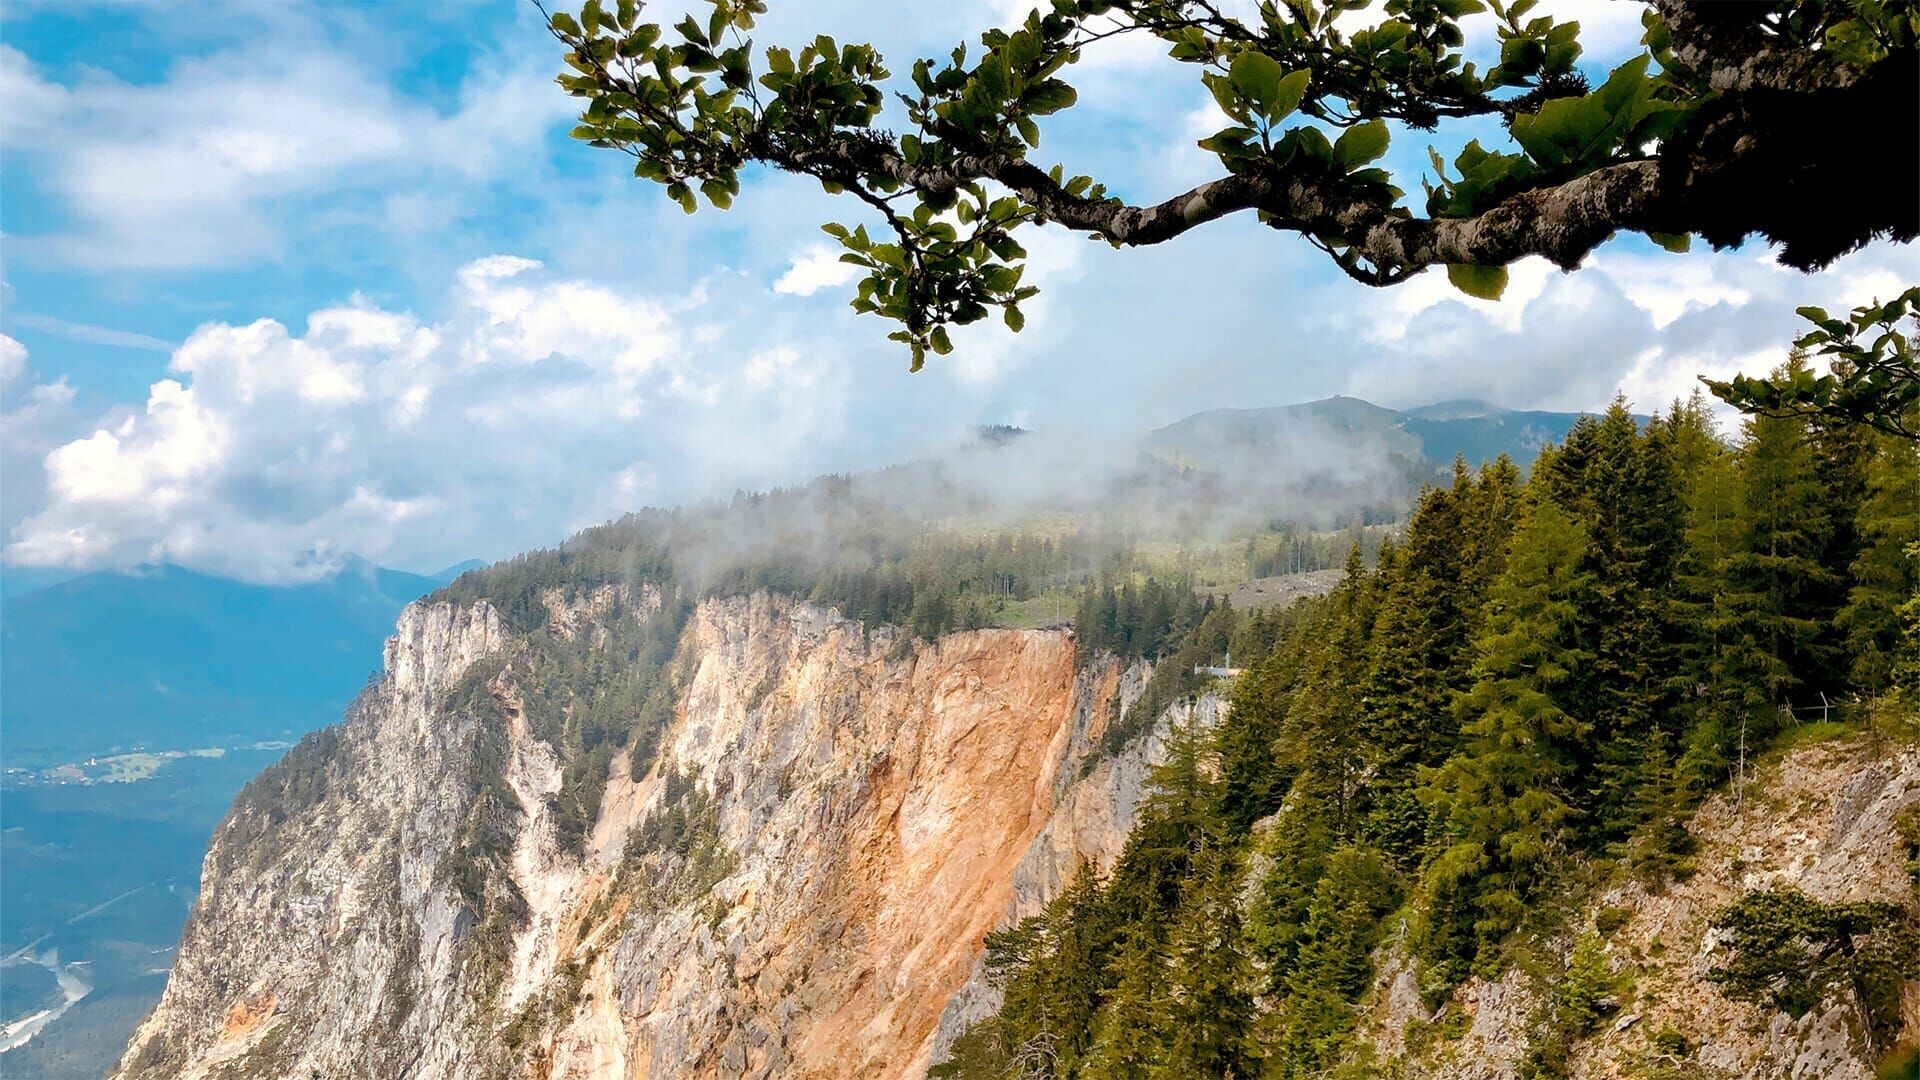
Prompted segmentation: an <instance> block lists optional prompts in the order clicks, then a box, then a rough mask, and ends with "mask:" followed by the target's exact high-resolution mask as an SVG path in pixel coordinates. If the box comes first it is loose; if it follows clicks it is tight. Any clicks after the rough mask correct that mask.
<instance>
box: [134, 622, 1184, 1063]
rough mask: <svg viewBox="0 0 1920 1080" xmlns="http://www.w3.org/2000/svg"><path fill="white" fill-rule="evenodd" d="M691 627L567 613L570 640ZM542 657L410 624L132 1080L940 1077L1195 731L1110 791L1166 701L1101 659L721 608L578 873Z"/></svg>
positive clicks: (247, 803) (303, 770)
mask: <svg viewBox="0 0 1920 1080" xmlns="http://www.w3.org/2000/svg"><path fill="white" fill-rule="evenodd" d="M658 603H659V598H658V595H657V594H654V593H651V592H649V593H647V594H646V595H641V596H635V595H631V594H628V593H626V592H618V593H612V594H601V593H596V594H594V595H592V596H589V597H585V598H579V599H575V600H571V601H570V600H567V599H566V598H561V597H551V598H548V605H547V606H548V608H549V610H550V612H551V615H552V619H551V623H550V625H549V627H548V628H547V630H546V632H547V633H548V634H550V635H552V636H554V637H565V638H567V639H569V640H571V639H573V638H574V637H576V636H579V635H587V636H591V635H594V634H596V633H602V632H604V631H603V629H602V627H603V626H604V624H605V623H606V621H607V620H609V619H612V618H615V617H616V616H618V615H619V614H620V612H621V611H622V610H623V609H635V608H637V609H641V610H644V609H646V608H647V607H648V606H649V605H656V604H658ZM519 649H520V642H519V641H518V640H517V639H516V636H515V635H512V634H510V633H508V632H507V631H505V630H504V629H503V627H502V623H501V619H500V618H499V616H498V615H497V614H496V613H495V612H494V611H493V610H492V609H491V608H490V607H488V606H487V605H486V604H484V603H481V604H477V605H475V606H473V607H471V608H468V609H465V610H457V609H455V608H453V607H451V606H448V605H444V604H441V605H416V606H415V607H413V608H410V609H409V610H408V611H407V613H406V614H405V615H404V616H403V618H402V620H401V624H400V629H399V633H398V635H397V636H396V637H395V638H394V639H393V641H392V642H391V643H390V645H389V647H388V654H387V675H386V676H385V677H384V678H383V679H382V680H381V681H380V682H379V683H378V684H376V685H374V686H372V687H370V688H369V690H368V691H367V693H366V694H365V695H363V697H362V698H361V700H360V701H359V702H358V703H357V704H356V705H355V707H354V708H353V710H352V711H351V713H350V715H349V717H348V718H347V721H346V722H345V723H344V724H343V725H341V726H340V727H338V728H336V729H333V730H331V731H329V732H327V733H325V734H324V735H322V736H320V737H317V738H316V739H314V740H310V741H309V742H308V743H304V744H302V746H301V747H300V748H299V749H298V750H296V751H295V752H294V753H292V754H290V755H289V757H288V760H287V761H286V762H283V763H282V764H281V765H279V766H276V767H275V768H274V769H273V770H270V771H269V772H268V773H267V774H264V775H263V776H262V777H261V778H260V779H259V780H257V781H256V782H255V783H254V785H252V786H251V787H250V788H249V789H248V791H247V793H246V794H244V795H243V796H242V797H241V799H240V800H239V802H238V803H237V804H236V806H235V809H234V811H233V814H232V815H231V817H230V818H229V820H228V821H227V822H226V823H225V824H224V825H223V826H222V827H221V829H220V830H219V832H218V833H217V834H216V836H215V837H214V841H213V844H212V848H211V850H210V851H209V853H208V856H207V861H206V870H205V881H204V884H203V891H202V894H201V899H200V902H199V905H198V907H197V908H196V910H195V913H194V915H193V917H192V920H191V922H190V924H189V927H188V929H187V932H186V936H185V939H184V941H183V943H182V947H181V950H180V957H179V960H178V962H177V964H176V967H175V970H174V973H173V976H172V978H171V980H170V981H169V984H168V987H167V991H166V994H165V996H164V997H163V999H162V1001H161V1003H160V1005H159V1006H158V1008H157V1009H156V1010H155V1012H154V1013H153V1015H152V1016H151V1017H149V1018H148V1020H147V1021H146V1022H145V1023H144V1024H143V1025H142V1026H141V1027H140V1029H139V1030H138V1032H137V1033H136V1034H135V1037H134V1039H133V1042H132V1045H131V1046H130V1047H129V1049H128V1051H127V1054H126V1056H125V1058H124V1060H123V1062H122V1064H121V1068H120V1074H121V1075H123V1076H127V1077H146V1076H175V1075H181V1076H188V1077H195V1076H275V1077H279V1076H308V1075H314V1074H318V1075H323V1076H346V1075H353V1076H417V1077H471V1076H489V1075H497V1076H537V1077H550V1078H559V1077H588V1076H595V1077H598V1076H620V1077H668V1076H673V1077H678V1076H783V1077H784V1076H800V1077H806V1076H820V1077H825V1076H915V1075H919V1074H921V1073H922V1072H924V1070H925V1068H926V1066H927V1065H928V1064H929V1063H930V1061H931V1060H932V1056H933V1054H934V1053H935V1050H936V1046H938V1045H943V1044H944V1041H945V1040H948V1039H951V1037H952V1036H953V1035H954V1034H957V1032H958V1030H959V1028H960V1026H961V1025H962V1024H963V1022H964V1021H965V1020H966V1019H967V1018H968V1017H970V1016H974V1015H978V1014H979V1013H980V1012H981V1011H983V1010H986V1009H989V1008H991V1007H992V1005H993V1000H992V997H993V994H992V991H991V989H990V988H989V987H987V986H985V984H984V983H983V982H982V980H981V979H980V977H979V971H978V961H979V956H980V950H981V942H982V938H983V937H984V935H985V934H986V933H987V931H989V930H991V929H994V928H995V927H997V926H999V925H1001V924H1002V923H1003V922H1005V921H1006V920H1008V919H1010V918H1013V917H1017V916H1019V915H1023V914H1027V913H1029V912H1031V911H1033V910H1037V909H1038V907H1039V906H1040V905H1042V904H1044V903H1045V901H1046V900H1047V899H1049V898H1050V897H1051V896H1052V895H1054V894H1055V892H1056V891H1057V890H1058V889H1059V887H1060V886H1061V885H1062V884H1063V883H1064V882H1065V880H1066V879H1067V878H1068V877H1070V876H1071V874H1072V873H1073V872H1074V871H1075V869H1076V868H1077V867H1078V866H1079V865H1080V864H1081V863H1082V862H1083V861H1085V860H1093V861H1095V862H1108V861H1110V860H1111V859H1112V858H1113V857H1114V856H1115V855H1116V854H1117V852H1118V851H1119V848H1120V845H1121V844H1122V842H1123V841H1124V839H1125V836H1126V833H1127V830H1128V828H1129V827H1130V824H1131V818H1132V814H1133V809H1134V806H1135V805H1136V804H1137V803H1138V801H1139V800H1140V797H1141V791H1142V787H1143V783H1144V778H1145V774H1146V770H1147V768H1148V767H1149V765H1150V764H1151V763H1152V762H1153V761H1154V760H1156V759H1157V755H1158V746H1159V741H1160V740H1159V737H1158V736H1159V735H1160V734H1161V733H1163V732H1164V731H1165V725H1166V724H1167V723H1168V722H1169V721H1170V720H1171V717H1163V718H1162V719H1161V724H1160V727H1159V728H1157V729H1155V731H1154V732H1152V733H1150V734H1149V735H1148V736H1147V737H1145V738H1143V739H1141V740H1138V741H1136V743H1135V744H1134V746H1133V747H1131V748H1129V749H1128V750H1127V751H1126V752H1125V753H1123V754H1121V755H1120V756H1119V757H1117V758H1112V759H1108V760H1105V761H1102V762H1099V763H1097V764H1094V765H1092V766H1089V765H1087V764H1086V758H1087V755H1088V754H1089V752H1090V748H1091V747H1092V746H1094V745H1096V744H1097V742H1098V739H1099V736H1100V733H1101V730H1102V729H1103V727H1104V725H1105V723H1106V722H1107V720H1108V719H1109V718H1110V717H1111V716H1113V715H1116V711H1117V710H1118V709H1119V708H1122V707H1124V705H1125V704H1127V703H1128V702H1129V701H1130V700H1131V698H1132V697H1133V696H1134V695H1136V694H1137V693H1138V692H1139V690H1140V688H1141V686H1142V685H1143V683H1144V678H1145V675H1146V672H1145V671H1144V669H1139V668H1136V669H1134V670H1131V671H1125V672H1123V671H1120V670H1118V669H1117V666H1116V665H1113V664H1104V665H1103V664H1095V665H1091V666H1086V665H1081V664H1079V663H1077V658H1076V656H1075V649H1074V643H1073V639H1072V638H1071V636H1070V635H1069V634H1066V633H1064V632H1060V631H1026V632H1023V631H1007V630H986V631H976V632H970V633H963V634H956V635H951V636H948V637H946V638H943V639H942V640H940V641H938V642H933V643H926V642H907V641H903V640H900V639H899V638H897V637H896V636H894V635H893V634H892V633H891V632H888V631H884V630H881V631H872V632H869V631H867V630H866V629H864V628H863V627H862V626H861V625H860V624H858V623H853V622H849V621H847V620H844V619H841V618H840V617H838V616H837V615H835V614H833V613H831V612H828V611H825V610H822V609H819V608H815V607H811V606H809V605H806V604H800V603H794V602H790V601H786V600H782V599H777V598H773V597H770V596H767V595H764V594H763V595H758V596H754V597H751V598H737V599H729V600H713V601H707V602H704V603H702V604H700V605H698V606H697V607H696V608H695V609H694V611H693V613H692V615H691V618H690V619H689V621H688V622H687V625H686V628H685V631H684V633H683V635H682V637H681V641H680V648H679V652H678V655H677V659H676V665H675V666H676V679H677V683H676V685H677V689H678V695H677V696H678V706H677V708H676V709H675V711H674V713H673V716H672V719H671V721H670V722H669V724H668V726H667V729H666V730H665V731H664V733H662V736H661V739H660V748H659V752H658V754H657V756H656V757H655V758H654V759H653V760H652V761H650V762H649V763H648V765H647V767H646V768H645V771H644V772H643V773H642V774H641V775H634V771H633V769H632V767H631V765H630V763H629V759H628V758H627V757H626V756H624V755H623V756H620V757H616V758H614V759H613V761H612V764H611V766H610V767H609V770H608V775H607V784H606V791H605V795H604V797H603V798H601V799H600V801H599V810H598V816H597V818H596V819H595V820H594V821H593V823H592V827H591V831H590V835H588V836H587V837H586V838H585V839H584V842H581V843H579V844H578V845H577V846H575V845H570V844H568V843H566V842H564V841H563V840H562V838H561V834H560V831H559V829H558V827H557V823H556V810H555V806H556V801H555V798H554V797H555V795H556V793H557V792H558V791H559V790H560V788H561V786H562V784H563V783H565V782H566V780H565V775H564V774H565V770H566V763H565V762H563V761H562V760H561V755H560V754H559V753H558V752H557V751H556V750H555V748H554V747H553V746H551V745H549V744H548V743H547V742H545V741H543V740H542V739H541V738H540V737H538V735H537V734H536V732H538V731H541V730H544V727H543V721H544V720H546V719H548V718H544V717H542V716H540V715H539V714H538V711H537V709H538V707H537V706H534V705H530V704H529V702H531V701H535V700H536V699H537V695H534V694H531V693H527V692H525V691H526V689H527V686H526V680H527V679H528V678H530V677H531V676H530V675H529V671H528V665H527V664H526V663H524V662H523V661H522V660H521V658H520V655H521V654H520V652H519V651H518V650H519ZM1183 708H1186V709H1188V710H1189V711H1191V712H1193V713H1194V714H1195V717H1194V718H1195V719H1197V720H1199V721H1200V722H1202V723H1206V722H1211V719H1212V718H1213V717H1214V716H1216V715H1217V714H1218V712H1219V711H1220V708H1221V705H1220V703H1219V702H1218V701H1217V700H1215V699H1211V698H1209V699H1203V700H1202V701H1201V702H1200V703H1199V704H1197V705H1187V706H1183Z"/></svg>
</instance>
